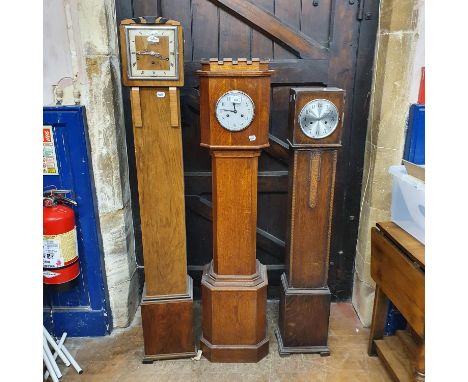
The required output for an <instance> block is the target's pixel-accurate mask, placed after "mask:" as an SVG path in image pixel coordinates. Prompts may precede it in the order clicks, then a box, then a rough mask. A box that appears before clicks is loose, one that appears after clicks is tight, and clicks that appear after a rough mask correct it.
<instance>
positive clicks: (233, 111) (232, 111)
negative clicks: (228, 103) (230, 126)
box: [221, 109, 237, 113]
mask: <svg viewBox="0 0 468 382" xmlns="http://www.w3.org/2000/svg"><path fill="white" fill-rule="evenodd" d="M221 110H224V111H230V112H231V113H237V111H236V110H228V109H221Z"/></svg>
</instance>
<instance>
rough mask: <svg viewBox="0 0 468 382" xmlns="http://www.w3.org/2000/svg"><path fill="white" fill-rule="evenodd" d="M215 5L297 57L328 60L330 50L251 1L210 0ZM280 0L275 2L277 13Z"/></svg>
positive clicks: (296, 3) (285, 5)
mask: <svg viewBox="0 0 468 382" xmlns="http://www.w3.org/2000/svg"><path fill="white" fill-rule="evenodd" d="M209 1H211V2H212V3H213V4H216V5H218V6H220V7H222V8H223V9H225V10H227V11H228V12H229V13H231V14H233V15H235V16H236V18H239V19H241V20H242V21H244V22H245V23H247V24H248V25H250V26H251V27H253V28H255V29H256V30H258V31H261V32H262V33H263V34H265V35H266V36H268V37H270V38H271V39H272V40H274V41H275V42H277V43H280V44H282V45H283V46H284V47H286V48H287V49H288V50H290V51H292V52H293V53H294V54H295V56H297V57H300V58H316V59H317V58H326V57H327V55H328V49H327V48H325V47H323V46H321V45H320V44H319V43H317V42H316V41H314V40H312V39H310V38H309V37H307V36H306V35H304V34H303V33H301V32H300V31H299V28H298V29H295V28H291V27H290V26H288V25H287V24H285V23H284V22H283V20H281V19H279V18H278V17H276V16H274V15H272V14H271V13H270V12H267V11H265V10H263V9H262V8H259V7H257V6H255V5H254V4H253V3H251V2H250V1H245V0H209ZM282 1H284V6H283V8H285V10H284V12H285V13H289V11H287V10H286V8H288V5H287V4H289V3H288V2H287V1H286V0H282ZM293 1H294V2H295V4H294V6H298V5H299V6H300V3H299V1H298V0H293ZM276 3H278V0H276V2H275V12H276V8H277V5H276Z"/></svg>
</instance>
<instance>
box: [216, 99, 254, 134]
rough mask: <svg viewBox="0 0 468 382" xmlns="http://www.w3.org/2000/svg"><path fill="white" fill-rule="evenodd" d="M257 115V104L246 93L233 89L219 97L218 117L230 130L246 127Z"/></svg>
mask: <svg viewBox="0 0 468 382" xmlns="http://www.w3.org/2000/svg"><path fill="white" fill-rule="evenodd" d="M254 116H255V105H254V103H253V101H252V98H250V97H249V96H248V95H247V94H246V93H244V92H242V91H240V90H231V91H228V92H227V93H224V94H223V95H222V96H221V97H219V99H218V102H217V103H216V118H217V119H218V122H219V123H220V125H221V126H222V127H224V128H225V129H226V130H229V131H242V130H244V129H246V128H247V127H248V126H249V125H250V123H251V122H252V120H253V119H254Z"/></svg>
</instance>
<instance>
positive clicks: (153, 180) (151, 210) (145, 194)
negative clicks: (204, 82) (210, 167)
mask: <svg viewBox="0 0 468 382" xmlns="http://www.w3.org/2000/svg"><path fill="white" fill-rule="evenodd" d="M120 43H121V55H122V77H123V83H124V85H125V86H131V90H130V91H131V93H130V96H131V97H130V99H131V107H132V123H133V135H134V141H135V157H136V167H137V178H138V194H139V202H140V217H141V231H142V244H143V258H144V263H145V288H144V291H143V300H142V303H141V315H142V324H143V337H144V348H145V357H144V360H143V362H152V361H154V360H157V359H164V358H181V357H192V356H194V355H195V341H194V336H193V289H192V279H191V278H190V277H189V276H188V275H187V262H186V237H185V201H184V177H183V165H182V134H181V123H180V122H181V121H180V101H179V87H181V86H183V84H184V71H183V37H182V27H181V25H180V23H179V22H177V21H174V20H167V19H163V18H155V17H139V18H135V19H128V20H122V22H121V24H120Z"/></svg>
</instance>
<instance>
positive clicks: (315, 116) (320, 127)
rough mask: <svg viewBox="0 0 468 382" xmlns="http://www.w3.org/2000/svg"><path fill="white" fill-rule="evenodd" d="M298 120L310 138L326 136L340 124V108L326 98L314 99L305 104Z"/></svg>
mask: <svg viewBox="0 0 468 382" xmlns="http://www.w3.org/2000/svg"><path fill="white" fill-rule="evenodd" d="M298 120H299V125H300V127H301V130H302V132H303V133H304V134H305V135H307V136H308V137H309V138H313V139H321V138H325V137H328V136H329V135H331V134H332V133H333V132H334V131H335V129H336V127H337V126H338V120H339V115H338V109H337V108H336V106H335V105H334V104H333V103H332V102H330V101H328V100H326V99H314V100H313V101H310V102H308V103H306V104H305V105H304V107H303V108H302V110H301V112H300V113H299V118H298Z"/></svg>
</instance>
